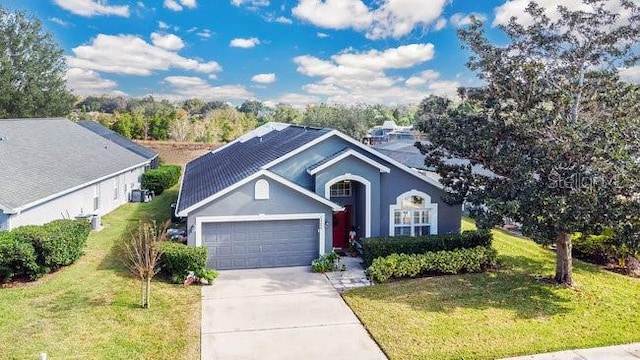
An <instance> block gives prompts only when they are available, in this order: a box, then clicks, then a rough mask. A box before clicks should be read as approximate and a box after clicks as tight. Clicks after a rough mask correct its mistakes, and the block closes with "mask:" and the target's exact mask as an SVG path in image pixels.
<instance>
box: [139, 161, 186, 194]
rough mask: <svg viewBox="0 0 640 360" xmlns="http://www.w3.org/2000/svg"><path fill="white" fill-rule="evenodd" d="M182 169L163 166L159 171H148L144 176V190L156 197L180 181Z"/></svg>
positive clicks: (174, 166)
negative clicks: (151, 192) (149, 191)
mask: <svg viewBox="0 0 640 360" xmlns="http://www.w3.org/2000/svg"><path fill="white" fill-rule="evenodd" d="M181 170H182V168H181V167H180V166H178V165H163V166H160V167H159V168H157V169H151V170H147V171H145V172H144V173H143V174H142V188H143V189H147V190H151V191H153V192H154V193H155V194H156V195H160V194H162V192H163V191H164V190H166V189H168V188H170V187H172V186H173V185H175V184H177V183H178V181H179V180H180V172H181Z"/></svg>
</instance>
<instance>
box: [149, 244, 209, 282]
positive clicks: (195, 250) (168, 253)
mask: <svg viewBox="0 0 640 360" xmlns="http://www.w3.org/2000/svg"><path fill="white" fill-rule="evenodd" d="M160 261H161V264H160V266H161V268H162V271H163V272H164V273H165V274H166V275H167V276H169V277H171V279H172V280H173V281H174V282H176V283H180V282H182V281H184V279H185V277H186V276H187V274H189V271H193V273H194V274H195V275H196V277H198V278H200V277H203V274H204V273H205V271H206V266H207V248H206V247H204V246H187V245H185V244H181V243H175V242H166V243H164V244H162V255H161V256H160Z"/></svg>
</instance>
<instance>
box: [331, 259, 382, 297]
mask: <svg viewBox="0 0 640 360" xmlns="http://www.w3.org/2000/svg"><path fill="white" fill-rule="evenodd" d="M342 265H345V267H346V270H344V271H331V272H328V273H325V276H326V277H327V279H329V281H330V282H331V284H332V285H333V287H334V288H336V290H338V292H339V293H341V294H342V293H343V292H344V291H346V290H349V289H354V288H357V287H362V286H371V285H372V283H371V281H369V279H367V277H366V276H365V274H364V268H363V267H362V259H361V258H360V257H350V256H342V257H340V260H339V262H338V268H340V267H341V266H342Z"/></svg>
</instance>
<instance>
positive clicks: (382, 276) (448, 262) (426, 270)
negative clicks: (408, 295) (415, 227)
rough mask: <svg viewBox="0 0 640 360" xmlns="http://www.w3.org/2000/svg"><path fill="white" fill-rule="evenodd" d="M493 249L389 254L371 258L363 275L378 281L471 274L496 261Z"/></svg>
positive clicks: (495, 253)
mask: <svg viewBox="0 0 640 360" xmlns="http://www.w3.org/2000/svg"><path fill="white" fill-rule="evenodd" d="M497 255H498V254H497V252H496V250H495V249H493V248H492V247H490V246H478V247H474V248H469V249H457V250H452V251H438V252H427V253H424V254H412V255H407V254H391V255H389V256H386V257H379V258H377V259H375V260H373V264H372V265H371V266H370V267H369V268H367V274H368V275H369V276H371V278H372V279H373V280H374V281H376V282H379V283H383V282H386V281H387V280H389V279H390V278H414V277H418V276H424V275H442V274H461V273H475V272H481V271H484V270H486V269H487V268H489V267H491V266H494V265H495V264H496V258H497Z"/></svg>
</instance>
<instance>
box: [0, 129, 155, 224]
mask: <svg viewBox="0 0 640 360" xmlns="http://www.w3.org/2000/svg"><path fill="white" fill-rule="evenodd" d="M149 163H150V160H149V159H148V158H146V157H143V156H140V155H138V154H136V153H134V152H132V151H130V150H127V149H125V148H123V147H121V146H120V145H118V144H116V143H114V142H112V141H110V140H107V139H105V138H103V137H101V136H99V135H97V134H95V133H94V132H92V131H90V130H87V129H85V128H84V127H82V126H80V125H78V124H76V123H73V122H71V121H69V120H67V119H6V120H0V169H2V171H1V172H0V230H10V229H13V228H16V227H18V226H21V225H31V224H43V223H46V222H49V221H51V220H55V219H61V218H75V217H78V216H88V215H91V214H97V215H103V214H106V213H108V212H110V211H111V210H113V209H115V208H117V207H118V206H120V205H121V204H123V203H126V202H127V201H128V199H129V194H130V192H131V190H132V189H138V188H140V177H141V174H142V173H143V172H144V170H145V167H148V166H149Z"/></svg>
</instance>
